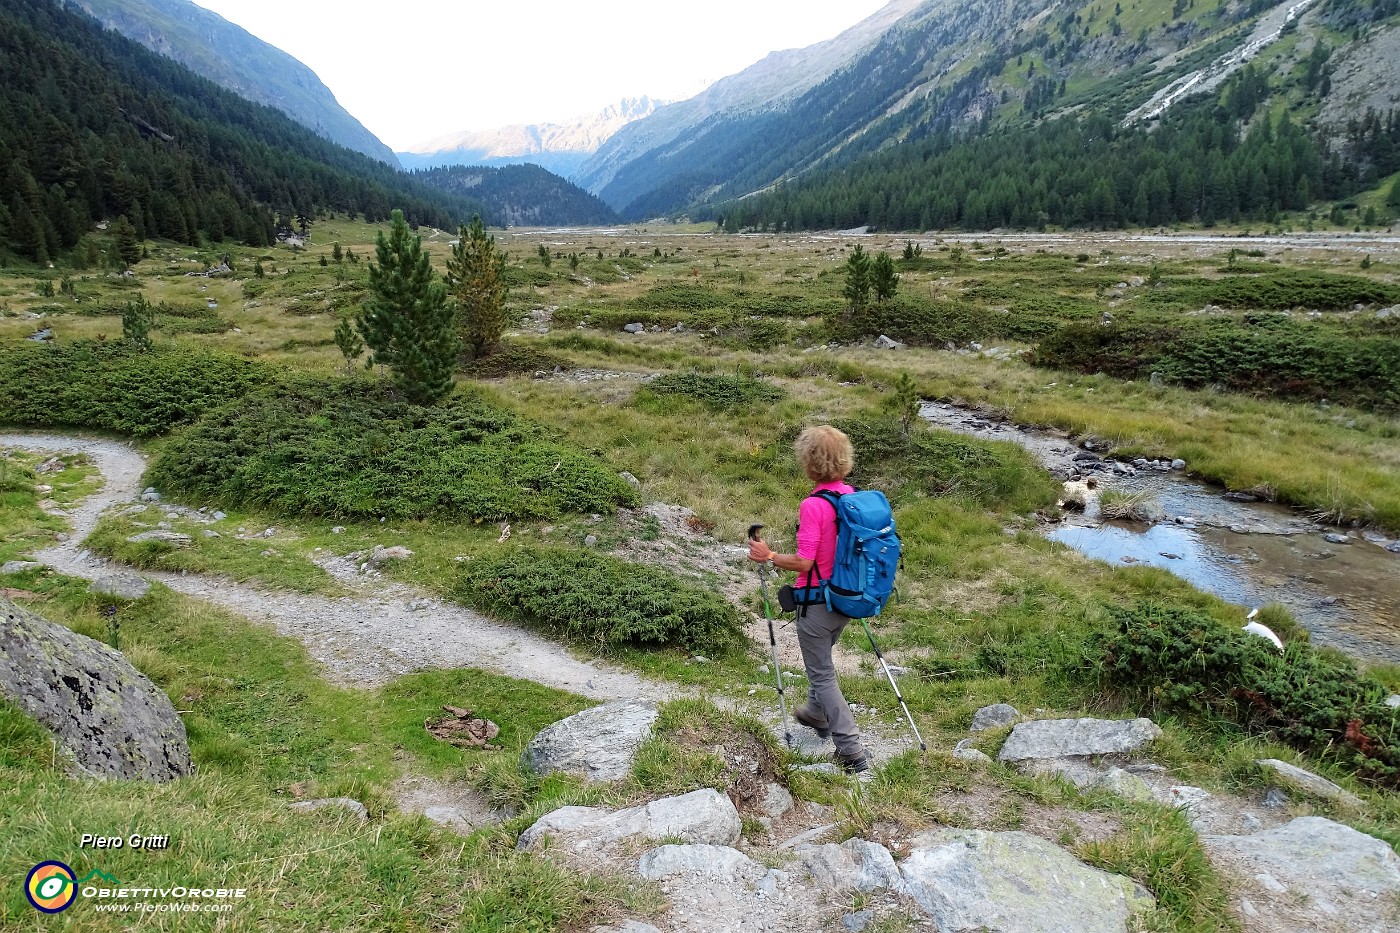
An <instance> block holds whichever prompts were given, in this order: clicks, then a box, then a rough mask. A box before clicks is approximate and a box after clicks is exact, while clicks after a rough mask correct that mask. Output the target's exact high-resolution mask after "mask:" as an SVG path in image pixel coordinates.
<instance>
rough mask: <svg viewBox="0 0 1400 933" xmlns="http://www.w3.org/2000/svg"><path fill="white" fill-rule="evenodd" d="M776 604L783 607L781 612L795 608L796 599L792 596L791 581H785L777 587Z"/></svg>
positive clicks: (793, 610)
mask: <svg viewBox="0 0 1400 933" xmlns="http://www.w3.org/2000/svg"><path fill="white" fill-rule="evenodd" d="M778 605H779V606H781V607H782V608H783V612H795V611H796V610H797V599H796V597H794V596H793V593H792V584H791V583H785V584H783V585H782V586H780V587H778Z"/></svg>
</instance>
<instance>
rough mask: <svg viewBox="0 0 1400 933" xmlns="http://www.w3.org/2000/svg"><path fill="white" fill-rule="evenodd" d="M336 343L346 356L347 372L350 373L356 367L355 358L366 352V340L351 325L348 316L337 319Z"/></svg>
mask: <svg viewBox="0 0 1400 933" xmlns="http://www.w3.org/2000/svg"><path fill="white" fill-rule="evenodd" d="M335 345H336V346H337V347H339V348H340V355H341V356H343V357H345V372H346V373H349V372H350V371H351V370H352V369H354V367H355V360H357V359H359V358H360V354H362V353H364V352H365V342H364V341H363V340H361V339H360V335H359V334H357V333H356V332H355V328H354V327H353V326H351V324H350V318H349V317H348V316H342V317H341V318H340V320H338V321H336V324H335Z"/></svg>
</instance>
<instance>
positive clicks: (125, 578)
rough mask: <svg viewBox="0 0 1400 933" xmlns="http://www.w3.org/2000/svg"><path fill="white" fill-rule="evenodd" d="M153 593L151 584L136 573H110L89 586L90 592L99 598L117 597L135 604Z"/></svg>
mask: <svg viewBox="0 0 1400 933" xmlns="http://www.w3.org/2000/svg"><path fill="white" fill-rule="evenodd" d="M150 591H151V584H150V583H149V582H148V581H146V580H144V579H142V578H141V577H138V576H137V575H136V574H134V573H109V574H107V575H106V576H103V577H98V578H97V579H96V580H93V581H92V582H91V583H89V584H88V592H89V593H95V594H96V595H98V596H115V597H116V598H117V599H125V600H128V601H131V602H135V601H136V600H138V599H141V598H142V597H144V596H145V595H146V594H147V593H149V592H150Z"/></svg>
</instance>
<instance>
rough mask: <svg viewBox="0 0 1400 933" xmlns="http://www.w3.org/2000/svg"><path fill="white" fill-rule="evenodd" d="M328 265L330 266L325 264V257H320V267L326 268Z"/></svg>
mask: <svg viewBox="0 0 1400 933" xmlns="http://www.w3.org/2000/svg"><path fill="white" fill-rule="evenodd" d="M328 265H330V263H328V262H326V257H325V256H322V257H321V266H322V267H325V266H328Z"/></svg>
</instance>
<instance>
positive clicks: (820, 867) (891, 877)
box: [797, 839, 904, 892]
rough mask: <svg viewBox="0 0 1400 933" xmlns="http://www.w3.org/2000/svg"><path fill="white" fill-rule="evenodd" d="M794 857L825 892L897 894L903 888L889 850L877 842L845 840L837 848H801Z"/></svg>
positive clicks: (828, 845) (829, 845)
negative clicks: (894, 892) (893, 892)
mask: <svg viewBox="0 0 1400 933" xmlns="http://www.w3.org/2000/svg"><path fill="white" fill-rule="evenodd" d="M797 857H798V859H799V860H800V861H801V862H802V866H803V867H804V868H806V869H807V872H808V873H809V874H810V875H811V876H812V879H813V880H814V881H816V882H817V884H818V885H820V886H821V887H822V888H824V889H826V890H831V891H850V890H856V891H863V892H869V891H882V890H886V889H888V890H892V891H899V890H900V889H901V888H903V887H904V879H903V878H902V877H900V873H899V868H898V867H897V866H896V865H895V863H894V857H893V856H892V855H890V850H889V849H886V848H885V847H884V846H882V845H880V844H879V843H876V842H868V841H866V840H864V839H847V840H846V841H845V842H843V843H841V844H840V845H836V844H834V843H828V844H826V845H822V846H812V845H803V846H799V847H797Z"/></svg>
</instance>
